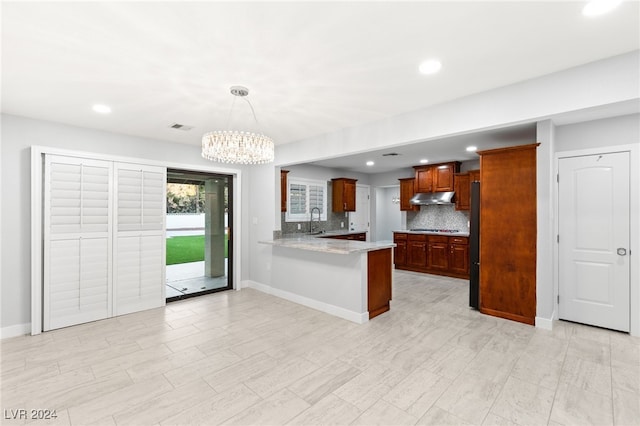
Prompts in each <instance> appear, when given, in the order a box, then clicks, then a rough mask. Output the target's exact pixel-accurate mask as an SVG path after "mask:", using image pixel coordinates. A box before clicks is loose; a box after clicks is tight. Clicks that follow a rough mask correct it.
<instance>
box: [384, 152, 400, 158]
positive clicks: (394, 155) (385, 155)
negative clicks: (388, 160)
mask: <svg viewBox="0 0 640 426" xmlns="http://www.w3.org/2000/svg"><path fill="white" fill-rule="evenodd" d="M398 155H400V154H398V153H397V152H388V153H386V154H382V156H383V157H396V156H398Z"/></svg>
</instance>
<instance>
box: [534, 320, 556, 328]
mask: <svg viewBox="0 0 640 426" xmlns="http://www.w3.org/2000/svg"><path fill="white" fill-rule="evenodd" d="M536 328H541V329H543V330H553V317H552V318H542V317H536Z"/></svg>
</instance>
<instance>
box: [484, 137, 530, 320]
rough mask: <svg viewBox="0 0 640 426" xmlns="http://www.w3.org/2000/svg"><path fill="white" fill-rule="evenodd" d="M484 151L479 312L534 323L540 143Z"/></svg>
mask: <svg viewBox="0 0 640 426" xmlns="http://www.w3.org/2000/svg"><path fill="white" fill-rule="evenodd" d="M538 145H539V144H530V145H523V146H516V147H509V148H501V149H493V150H488V151H482V152H478V154H480V176H481V177H480V181H481V184H480V312H482V313H484V314H488V315H493V316H497V317H502V318H507V319H510V320H514V321H519V322H523V323H526V324H531V325H534V323H535V317H536V238H537V223H536V204H537V200H536V147H537V146H538Z"/></svg>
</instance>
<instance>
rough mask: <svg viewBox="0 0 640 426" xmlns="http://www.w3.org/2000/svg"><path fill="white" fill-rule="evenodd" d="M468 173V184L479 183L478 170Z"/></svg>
mask: <svg viewBox="0 0 640 426" xmlns="http://www.w3.org/2000/svg"><path fill="white" fill-rule="evenodd" d="M468 173H469V183H471V182H480V169H478V170H469V171H468Z"/></svg>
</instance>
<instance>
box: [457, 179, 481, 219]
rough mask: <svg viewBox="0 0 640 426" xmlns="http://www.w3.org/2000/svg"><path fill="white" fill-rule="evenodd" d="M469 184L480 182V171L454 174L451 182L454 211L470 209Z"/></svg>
mask: <svg viewBox="0 0 640 426" xmlns="http://www.w3.org/2000/svg"><path fill="white" fill-rule="evenodd" d="M471 182H480V170H469V171H468V172H466V173H456V175H455V179H454V181H453V183H454V185H453V186H454V188H455V192H456V195H455V199H456V210H470V209H471Z"/></svg>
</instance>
